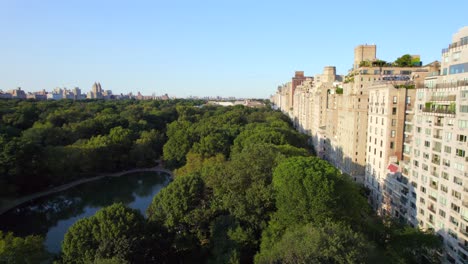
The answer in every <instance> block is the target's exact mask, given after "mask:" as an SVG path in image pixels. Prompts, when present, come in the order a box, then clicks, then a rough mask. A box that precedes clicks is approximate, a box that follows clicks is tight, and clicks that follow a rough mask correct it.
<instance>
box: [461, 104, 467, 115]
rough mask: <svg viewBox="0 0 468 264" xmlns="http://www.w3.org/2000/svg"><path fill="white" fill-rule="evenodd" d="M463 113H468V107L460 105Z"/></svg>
mask: <svg viewBox="0 0 468 264" xmlns="http://www.w3.org/2000/svg"><path fill="white" fill-rule="evenodd" d="M460 112H461V113H468V105H460Z"/></svg>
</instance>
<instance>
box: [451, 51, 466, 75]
mask: <svg viewBox="0 0 468 264" xmlns="http://www.w3.org/2000/svg"><path fill="white" fill-rule="evenodd" d="M454 54H455V53H454ZM464 72H468V63H461V64H455V65H450V67H449V74H459V73H464Z"/></svg>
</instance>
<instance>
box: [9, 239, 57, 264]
mask: <svg viewBox="0 0 468 264" xmlns="http://www.w3.org/2000/svg"><path fill="white" fill-rule="evenodd" d="M49 257H50V256H49V253H47V251H46V249H45V247H44V239H43V238H42V237H39V236H27V237H25V238H21V237H15V236H14V235H13V233H11V232H10V233H3V232H2V231H0V264H23V263H26V264H34V263H41V262H43V261H46V260H47V259H48V258H49Z"/></svg>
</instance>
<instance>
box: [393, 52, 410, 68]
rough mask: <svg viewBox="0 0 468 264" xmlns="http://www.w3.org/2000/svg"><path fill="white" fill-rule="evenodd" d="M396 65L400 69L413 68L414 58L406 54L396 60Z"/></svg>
mask: <svg viewBox="0 0 468 264" xmlns="http://www.w3.org/2000/svg"><path fill="white" fill-rule="evenodd" d="M395 64H396V66H398V67H411V66H413V63H412V57H411V55H409V54H405V55H403V56H401V57H399V58H398V59H396V60H395Z"/></svg>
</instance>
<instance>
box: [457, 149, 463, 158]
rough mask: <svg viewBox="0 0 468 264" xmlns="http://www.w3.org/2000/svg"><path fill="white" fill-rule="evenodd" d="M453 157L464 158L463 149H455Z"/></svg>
mask: <svg viewBox="0 0 468 264" xmlns="http://www.w3.org/2000/svg"><path fill="white" fill-rule="evenodd" d="M455 155H457V156H458V157H462V158H464V157H465V150H464V149H457V150H456V151H455Z"/></svg>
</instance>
